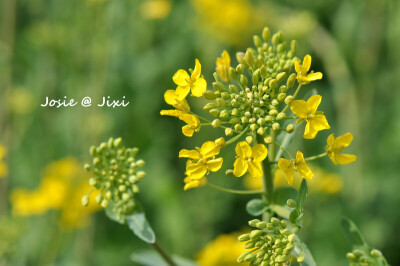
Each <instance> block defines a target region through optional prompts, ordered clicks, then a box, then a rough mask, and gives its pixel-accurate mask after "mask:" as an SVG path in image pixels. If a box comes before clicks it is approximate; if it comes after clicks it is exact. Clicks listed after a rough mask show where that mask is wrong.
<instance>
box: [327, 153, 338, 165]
mask: <svg viewBox="0 0 400 266" xmlns="http://www.w3.org/2000/svg"><path fill="white" fill-rule="evenodd" d="M328 157H329V159H331V161H332V163H333V164H334V165H337V162H336V159H335V154H334V153H333V152H330V153H328Z"/></svg>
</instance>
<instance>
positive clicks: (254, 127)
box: [250, 124, 258, 131]
mask: <svg viewBox="0 0 400 266" xmlns="http://www.w3.org/2000/svg"><path fill="white" fill-rule="evenodd" d="M257 128H258V125H257V124H251V125H250V129H251V131H256V130H257Z"/></svg>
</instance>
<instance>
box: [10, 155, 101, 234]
mask: <svg viewBox="0 0 400 266" xmlns="http://www.w3.org/2000/svg"><path fill="white" fill-rule="evenodd" d="M88 180H89V178H88V176H87V174H86V173H85V172H84V171H83V169H82V168H81V165H80V163H79V162H78V161H76V160H75V159H73V158H66V159H62V160H59V161H56V162H54V163H52V164H50V165H49V166H48V167H46V169H45V171H44V177H43V178H42V181H41V183H40V185H39V187H38V188H37V189H36V190H27V189H22V188H16V189H14V190H13V191H12V193H11V196H10V200H11V204H12V212H13V214H14V215H15V216H32V215H41V214H44V213H46V212H48V211H50V210H59V211H60V223H61V225H62V226H63V227H66V228H74V227H81V226H84V225H86V224H87V222H88V218H89V216H90V215H91V213H92V212H94V211H96V210H97V209H99V207H98V206H97V205H93V206H94V207H90V208H84V207H82V205H81V198H82V196H83V195H84V194H85V193H86V192H87V190H88V189H89V184H88ZM92 200H94V195H93V199H92Z"/></svg>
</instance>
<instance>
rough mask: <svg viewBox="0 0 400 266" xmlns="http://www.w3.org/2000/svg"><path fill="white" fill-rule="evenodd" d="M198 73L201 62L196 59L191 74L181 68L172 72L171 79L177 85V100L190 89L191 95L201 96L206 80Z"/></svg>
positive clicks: (205, 87) (205, 86)
mask: <svg viewBox="0 0 400 266" xmlns="http://www.w3.org/2000/svg"><path fill="white" fill-rule="evenodd" d="M200 75H201V64H200V62H199V60H198V59H196V62H195V67H194V70H193V72H192V75H191V76H189V74H188V73H187V72H186V70H183V69H179V70H178V71H177V72H176V73H175V74H174V76H173V77H172V80H173V81H174V82H175V84H176V85H178V88H176V95H177V99H178V100H179V101H182V100H183V99H185V98H186V96H187V95H188V94H189V92H190V91H192V95H193V96H195V97H201V96H203V92H204V91H205V90H206V89H207V82H206V80H205V79H204V78H203V77H201V76H200Z"/></svg>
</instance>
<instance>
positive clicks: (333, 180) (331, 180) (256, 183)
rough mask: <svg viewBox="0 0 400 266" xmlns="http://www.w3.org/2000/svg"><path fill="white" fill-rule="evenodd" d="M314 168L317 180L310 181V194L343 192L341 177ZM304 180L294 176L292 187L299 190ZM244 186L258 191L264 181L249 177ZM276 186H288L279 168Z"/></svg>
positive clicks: (275, 175) (276, 175)
mask: <svg viewBox="0 0 400 266" xmlns="http://www.w3.org/2000/svg"><path fill="white" fill-rule="evenodd" d="M312 168H313V172H314V175H315V176H316V178H313V179H312V180H309V181H308V185H309V191H310V193H323V194H328V195H333V194H337V193H339V192H340V191H341V190H342V187H343V180H342V178H341V177H340V176H339V175H337V174H335V173H328V172H326V171H325V170H323V169H322V168H320V167H317V166H315V165H312ZM302 179H303V178H302V177H301V176H300V175H294V180H293V184H292V186H293V187H295V188H299V187H300V183H301V180H302ZM244 185H245V186H246V187H247V188H248V189H253V190H258V189H261V188H262V180H261V179H260V178H253V177H251V176H250V175H248V176H246V177H245V179H244ZM274 186H275V187H286V186H288V185H287V181H286V175H285V173H284V172H283V171H282V170H281V169H279V168H277V169H276V170H275V173H274Z"/></svg>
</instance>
